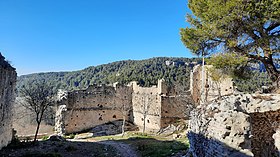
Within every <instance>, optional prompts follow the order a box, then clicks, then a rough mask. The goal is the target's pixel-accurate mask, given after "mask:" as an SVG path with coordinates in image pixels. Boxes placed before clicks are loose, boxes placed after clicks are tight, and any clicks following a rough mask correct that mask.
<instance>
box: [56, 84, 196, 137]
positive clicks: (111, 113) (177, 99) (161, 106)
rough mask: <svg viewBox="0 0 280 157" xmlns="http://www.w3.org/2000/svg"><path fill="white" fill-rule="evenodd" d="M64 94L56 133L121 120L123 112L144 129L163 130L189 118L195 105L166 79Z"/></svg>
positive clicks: (77, 130)
mask: <svg viewBox="0 0 280 157" xmlns="http://www.w3.org/2000/svg"><path fill="white" fill-rule="evenodd" d="M60 95H61V96H60V97H63V98H62V100H61V101H60V102H59V106H58V108H57V115H56V132H58V133H62V134H63V133H66V134H67V133H73V132H79V131H82V130H86V129H89V128H92V127H95V126H97V125H101V124H104V123H107V122H110V121H115V120H120V119H123V115H125V117H126V119H127V120H128V121H130V122H133V123H134V124H135V125H136V126H138V127H139V128H140V130H141V131H143V129H145V130H147V131H153V132H154V131H159V130H160V129H161V128H163V127H166V126H168V125H169V124H170V123H173V122H175V121H176V120H178V119H182V118H183V119H187V117H188V116H189V112H190V110H191V108H192V106H193V102H192V98H191V96H190V94H188V95H177V94H176V90H175V89H174V88H172V87H167V85H166V84H165V82H164V81H163V80H159V81H158V85H157V86H153V87H140V86H139V85H137V83H136V82H131V83H130V84H129V85H128V86H121V85H116V86H114V87H113V86H105V85H103V86H90V87H89V88H88V89H86V90H81V91H74V92H69V93H66V94H60ZM122 107H125V109H124V110H123V109H121V108H122ZM144 126H145V127H144Z"/></svg>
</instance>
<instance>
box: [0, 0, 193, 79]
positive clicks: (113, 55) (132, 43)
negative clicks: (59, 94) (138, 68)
mask: <svg viewBox="0 0 280 157" xmlns="http://www.w3.org/2000/svg"><path fill="white" fill-rule="evenodd" d="M187 12H189V10H188V8H187V0H0V52H2V54H3V55H4V56H5V57H6V59H7V60H9V61H11V62H12V65H13V66H14V67H15V68H16V69H17V72H18V74H19V75H22V74H29V73H34V72H47V71H72V70H79V69H83V68H86V67H88V66H92V65H94V66H95V65H100V64H105V63H109V62H113V61H118V60H127V59H137V60H138V59H146V58H151V57H158V56H172V57H194V56H192V54H191V53H190V52H189V50H187V49H186V48H185V46H184V45H183V44H182V42H181V41H180V35H179V29H180V28H184V27H186V26H187V22H186V20H185V15H186V13H187Z"/></svg>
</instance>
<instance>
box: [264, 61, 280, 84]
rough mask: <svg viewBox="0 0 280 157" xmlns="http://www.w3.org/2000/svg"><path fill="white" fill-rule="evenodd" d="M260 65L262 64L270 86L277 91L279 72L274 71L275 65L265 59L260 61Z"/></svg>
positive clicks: (279, 81) (279, 79)
mask: <svg viewBox="0 0 280 157" xmlns="http://www.w3.org/2000/svg"><path fill="white" fill-rule="evenodd" d="M262 63H263V64H264V66H265V69H266V71H267V73H268V76H269V77H270V79H271V81H272V86H273V87H274V88H277V89H278V88H279V87H280V72H279V71H278V70H277V69H276V67H275V65H274V64H273V60H272V59H270V58H267V59H265V60H262Z"/></svg>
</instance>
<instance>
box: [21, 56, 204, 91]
mask: <svg viewBox="0 0 280 157" xmlns="http://www.w3.org/2000/svg"><path fill="white" fill-rule="evenodd" d="M198 60H199V59H197V58H192V59H190V58H169V57H158V58H151V59H146V60H126V61H118V62H113V63H109V64H103V65H99V66H91V67H88V68H86V69H83V70H79V71H73V72H49V73H36V74H30V75H23V76H20V77H19V78H18V88H20V87H21V86H23V85H25V84H26V83H27V82H28V81H31V82H32V81H34V80H38V79H42V80H46V81H47V82H48V83H50V84H51V85H52V86H53V89H54V90H57V89H65V90H75V89H84V88H86V87H87V86H88V85H90V84H112V83H114V82H119V83H122V84H127V83H129V82H130V81H138V82H139V84H140V85H141V86H147V87H148V86H151V85H155V84H157V80H158V79H161V78H163V79H165V80H166V81H167V82H169V83H173V84H177V85H180V86H182V87H184V88H185V89H188V88H189V75H190V69H191V67H190V66H189V65H188V64H185V63H191V62H195V61H198ZM166 61H170V63H171V64H170V65H168V64H166ZM173 62H175V63H174V65H173V64H172V63H173Z"/></svg>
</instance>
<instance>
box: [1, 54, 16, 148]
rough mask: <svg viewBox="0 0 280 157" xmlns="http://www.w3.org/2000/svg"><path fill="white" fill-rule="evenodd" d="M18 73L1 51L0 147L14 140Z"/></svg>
mask: <svg viewBox="0 0 280 157" xmlns="http://www.w3.org/2000/svg"><path fill="white" fill-rule="evenodd" d="M16 79H17V73H16V71H15V69H14V68H13V67H12V66H11V65H10V64H9V63H8V62H6V61H5V58H4V57H3V56H2V55H1V53H0V149H1V148H2V147H4V146H6V145H8V143H10V142H11V140H12V136H13V135H12V134H13V133H12V132H13V131H12V108H13V104H14V100H15V86H16Z"/></svg>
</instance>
